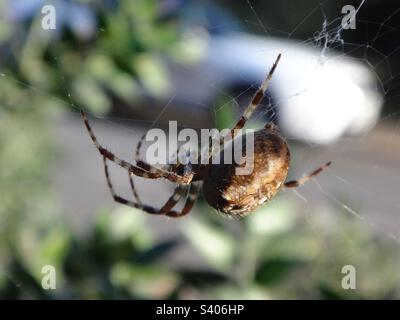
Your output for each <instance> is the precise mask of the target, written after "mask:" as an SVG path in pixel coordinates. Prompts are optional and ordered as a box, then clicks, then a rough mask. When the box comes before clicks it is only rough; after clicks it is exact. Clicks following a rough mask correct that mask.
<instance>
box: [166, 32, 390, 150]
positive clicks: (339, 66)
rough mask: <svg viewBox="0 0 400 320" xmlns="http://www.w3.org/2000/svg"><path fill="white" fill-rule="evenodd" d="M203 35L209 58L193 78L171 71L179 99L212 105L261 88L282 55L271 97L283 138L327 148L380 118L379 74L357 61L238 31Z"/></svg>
mask: <svg viewBox="0 0 400 320" xmlns="http://www.w3.org/2000/svg"><path fill="white" fill-rule="evenodd" d="M198 34H201V33H198ZM199 37H202V38H203V39H202V40H199V39H197V41H203V42H204V45H203V50H205V54H204V58H203V59H202V60H201V61H200V62H199V63H198V65H195V66H192V67H189V69H190V68H193V74H192V75H191V72H190V70H188V66H185V72H184V73H182V72H179V71H177V70H179V69H177V67H176V66H174V67H173V68H171V70H172V72H171V77H172V79H173V81H172V84H173V86H174V89H173V91H174V92H175V93H176V99H178V100H179V98H185V100H186V101H198V103H199V104H203V105H207V104H208V105H212V104H213V100H214V99H216V97H217V96H218V95H219V94H221V92H227V93H229V92H233V91H234V90H232V89H233V88H235V90H236V92H237V91H238V90H237V88H239V90H243V91H244V90H246V88H249V86H250V85H252V86H254V87H257V86H258V85H259V84H260V83H261V82H262V80H263V78H264V77H265V76H266V73H267V72H268V70H269V68H270V67H271V65H272V63H273V62H274V60H275V59H276V56H277V55H278V53H282V59H281V61H280V63H279V66H278V68H277V70H276V72H275V74H274V76H273V80H272V83H271V86H270V89H269V92H268V94H269V95H270V96H271V97H272V100H273V101H274V104H276V109H277V110H276V111H277V122H278V124H279V126H280V129H281V130H282V132H283V133H284V135H285V136H288V137H291V138H295V139H299V140H302V141H305V142H311V143H316V144H326V143H330V142H333V141H335V140H336V139H338V138H340V137H342V136H343V135H344V134H347V133H350V134H362V133H365V132H366V131H367V130H369V129H370V128H371V127H372V126H373V125H374V124H375V123H376V121H377V119H378V117H379V114H380V111H381V108H382V102H383V100H382V96H381V94H380V93H379V92H380V91H379V89H378V87H377V82H376V79H375V75H374V74H373V73H372V72H370V70H369V69H368V68H367V67H366V66H365V65H364V64H362V63H361V62H360V61H358V60H356V59H351V58H349V57H346V56H343V55H340V54H337V53H336V54H333V53H332V54H329V53H328V54H327V55H326V56H324V55H322V51H321V50H318V49H317V48H314V47H312V46H310V45H305V44H301V43H300V42H295V41H290V40H286V39H279V38H270V37H268V38H267V37H262V36H256V35H251V34H246V33H239V32H229V33H226V34H223V35H218V36H207V35H204V34H203V35H199ZM192 40H193V38H192ZM201 70H203V71H201ZM174 72H178V73H179V74H180V75H174ZM200 72H203V76H202V77H201V79H199V78H200V76H199V74H200ZM182 74H183V76H182ZM210 84H214V85H210Z"/></svg>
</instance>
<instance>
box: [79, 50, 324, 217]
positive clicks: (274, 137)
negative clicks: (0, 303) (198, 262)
mask: <svg viewBox="0 0 400 320" xmlns="http://www.w3.org/2000/svg"><path fill="white" fill-rule="evenodd" d="M280 58H281V55H280V54H279V55H278V57H277V59H276V61H275V63H274V64H273V66H272V68H271V70H270V71H269V73H268V75H267V77H266V79H265V80H264V81H263V83H262V84H261V86H260V88H259V89H258V91H257V92H256V93H255V95H254V97H253V98H252V100H251V101H250V103H249V105H248V106H247V108H246V109H245V111H244V113H243V115H242V117H241V118H240V120H239V121H238V122H237V123H236V125H235V126H234V127H233V128H232V129H231V139H233V138H234V136H235V134H236V132H237V129H241V128H243V127H244V125H245V123H246V121H247V120H248V119H249V118H250V116H251V115H252V114H253V112H254V110H255V109H256V108H257V106H258V105H259V104H260V102H261V100H262V99H263V97H264V95H265V92H266V90H267V87H268V85H269V82H270V80H271V78H272V75H273V73H274V71H275V69H276V66H277V65H278V62H279V60H280ZM81 114H82V117H83V121H84V123H85V126H86V129H87V130H88V132H89V135H90V137H91V139H92V141H93V143H94V145H95V146H96V148H97V149H98V150H99V152H100V154H101V155H102V156H103V161H104V170H105V175H106V179H107V183H108V187H109V188H110V191H111V194H112V196H113V198H114V200H115V201H116V202H118V203H122V204H125V205H128V206H131V207H133V208H139V209H142V210H143V211H145V212H147V213H150V214H157V215H165V216H168V217H174V218H178V217H182V216H185V215H186V214H188V213H189V212H190V211H191V209H192V208H193V205H194V203H195V201H196V199H197V195H198V193H199V190H200V185H201V182H203V194H204V197H205V199H206V201H207V202H208V204H209V205H210V206H211V207H213V208H215V209H217V210H218V211H220V212H222V213H225V214H227V215H229V216H232V217H242V216H245V215H247V214H249V213H250V212H252V211H254V210H256V209H257V208H259V207H260V206H261V205H262V204H263V203H264V202H266V201H268V200H270V199H272V198H273V197H274V196H275V194H276V193H277V191H278V190H279V189H280V188H281V187H282V186H283V187H286V188H293V187H298V186H300V185H302V184H303V183H304V182H306V181H307V180H309V179H311V178H312V177H314V176H316V175H317V174H319V173H320V172H321V171H323V170H324V169H325V168H326V167H328V166H329V165H330V164H331V162H328V163H326V164H325V165H323V166H321V167H319V168H318V169H316V170H314V171H313V172H311V173H310V174H308V175H306V176H304V177H303V178H301V179H299V180H293V181H288V182H285V180H286V176H287V173H288V170H289V163H290V151H289V147H288V145H287V143H286V141H285V139H284V138H282V137H281V136H280V135H279V134H278V133H277V128H276V126H275V125H274V124H272V123H267V124H266V125H265V127H264V128H263V129H261V130H258V131H256V132H255V133H254V154H253V157H254V169H253V171H252V173H250V174H248V175H236V174H235V169H236V168H237V167H238V166H239V165H238V164H236V163H233V164H223V163H222V162H221V164H213V163H211V161H210V160H209V162H208V164H192V165H191V166H190V168H189V170H187V166H185V165H182V164H181V163H179V162H178V164H175V165H170V166H168V167H167V168H163V169H160V168H156V167H154V166H152V165H150V164H148V163H146V162H144V161H141V160H138V159H136V165H133V164H131V163H129V162H126V161H124V160H122V159H120V158H118V157H117V156H116V155H114V154H113V153H111V152H110V151H108V150H107V149H105V148H104V147H102V146H101V145H100V143H99V142H98V141H97V138H96V136H95V135H94V133H93V131H92V129H91V127H90V125H89V120H88V118H87V115H86V113H85V112H83V111H81ZM141 143H142V140H141V141H140V142H139V144H138V146H137V152H136V155H137V156H138V154H139V152H138V150H139V148H140V146H141ZM221 143H222V140H221ZM223 152H224V151H223ZM223 152H221V156H223ZM107 160H110V161H113V162H115V163H116V164H118V165H119V166H121V167H122V168H125V169H126V170H127V171H128V175H129V181H130V185H131V188H132V191H133V195H134V197H135V198H136V202H135V201H130V200H126V199H124V198H122V197H120V196H118V195H117V194H116V193H115V191H114V188H113V186H112V183H111V180H110V175H109V172H108V167H107ZM134 175H135V176H139V177H142V178H148V179H158V178H165V179H167V180H169V181H171V182H175V183H177V184H178V185H177V187H176V189H175V191H174V193H173V195H172V196H171V197H170V198H169V199H168V200H167V202H166V203H165V204H164V206H163V207H162V208H160V209H156V208H154V207H151V206H147V205H143V204H142V203H141V202H140V201H139V198H138V195H137V193H136V190H135V187H134V184H133V180H132V176H134ZM187 193H188V195H187V197H186V201H185V204H184V207H183V208H182V209H181V210H180V211H174V210H172V209H173V208H174V207H175V205H176V204H177V203H178V202H179V200H180V199H181V198H182V197H184V196H185V195H186V194H187Z"/></svg>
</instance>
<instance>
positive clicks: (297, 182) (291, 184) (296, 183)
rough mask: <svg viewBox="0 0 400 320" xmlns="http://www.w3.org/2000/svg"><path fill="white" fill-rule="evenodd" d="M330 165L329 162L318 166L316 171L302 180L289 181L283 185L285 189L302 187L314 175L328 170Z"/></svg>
mask: <svg viewBox="0 0 400 320" xmlns="http://www.w3.org/2000/svg"><path fill="white" fill-rule="evenodd" d="M331 163H332V162H331V161H329V162H327V163H325V164H324V165H322V166H320V167H319V168H318V169H316V170H314V171H313V172H311V173H310V174H308V175H306V176H304V177H303V178H300V179H299V180H291V181H288V182H285V184H284V185H285V187H286V188H296V187H299V186H301V185H303V184H304V183H306V182H307V181H308V180H310V179H312V178H313V177H315V176H316V175H318V174H320V173H321V172H322V171H324V170H325V169H326V168H328V167H329V166H330V165H331Z"/></svg>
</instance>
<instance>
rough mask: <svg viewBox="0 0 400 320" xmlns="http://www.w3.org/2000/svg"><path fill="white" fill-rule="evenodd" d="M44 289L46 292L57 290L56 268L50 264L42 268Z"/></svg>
mask: <svg viewBox="0 0 400 320" xmlns="http://www.w3.org/2000/svg"><path fill="white" fill-rule="evenodd" d="M42 275H43V276H42V288H43V289H45V290H55V289H56V288H57V274H56V268H55V267H54V266H52V265H50V264H48V265H45V266H43V268H42Z"/></svg>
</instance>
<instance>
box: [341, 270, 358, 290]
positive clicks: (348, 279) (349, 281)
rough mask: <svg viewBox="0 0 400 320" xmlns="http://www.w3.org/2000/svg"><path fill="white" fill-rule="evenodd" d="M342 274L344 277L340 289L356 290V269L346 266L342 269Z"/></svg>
mask: <svg viewBox="0 0 400 320" xmlns="http://www.w3.org/2000/svg"><path fill="white" fill-rule="evenodd" d="M342 274H344V275H345V276H344V277H343V278H342V288H343V289H344V290H355V289H357V284H356V268H355V267H354V266H353V265H351V264H347V265H345V266H343V267H342Z"/></svg>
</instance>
